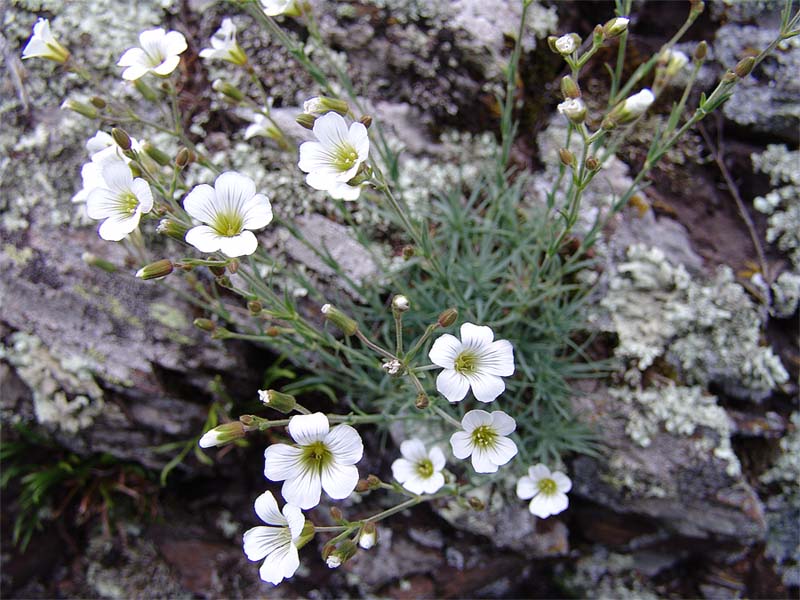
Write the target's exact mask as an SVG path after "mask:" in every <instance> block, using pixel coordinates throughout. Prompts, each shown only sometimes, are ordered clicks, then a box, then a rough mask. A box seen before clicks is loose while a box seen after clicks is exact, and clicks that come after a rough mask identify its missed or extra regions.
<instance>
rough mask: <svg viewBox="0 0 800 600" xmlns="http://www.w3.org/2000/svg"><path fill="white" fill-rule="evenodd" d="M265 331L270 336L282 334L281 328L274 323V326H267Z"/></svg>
mask: <svg viewBox="0 0 800 600" xmlns="http://www.w3.org/2000/svg"><path fill="white" fill-rule="evenodd" d="M264 333H266V334H267V335H268V336H269V337H278V336H279V335H280V334H281V330H280V329H279V328H277V327H275V326H274V325H273V326H272V327H267V330H266V331H265V332H264Z"/></svg>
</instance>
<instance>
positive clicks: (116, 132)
mask: <svg viewBox="0 0 800 600" xmlns="http://www.w3.org/2000/svg"><path fill="white" fill-rule="evenodd" d="M111 137H112V138H114V142H115V143H116V144H117V146H119V147H120V148H121V149H122V150H130V149H131V136H129V135H128V133H127V132H126V131H125V130H124V129H120V128H119V127H114V128H113V129H112V130H111Z"/></svg>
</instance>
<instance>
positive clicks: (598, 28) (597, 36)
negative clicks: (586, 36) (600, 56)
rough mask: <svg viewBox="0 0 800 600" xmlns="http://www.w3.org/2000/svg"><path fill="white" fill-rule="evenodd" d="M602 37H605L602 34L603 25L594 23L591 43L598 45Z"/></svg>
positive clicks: (601, 41)
mask: <svg viewBox="0 0 800 600" xmlns="http://www.w3.org/2000/svg"><path fill="white" fill-rule="evenodd" d="M603 39H605V35H604V34H603V26H602V25H595V27H594V31H593V32H592V43H593V44H594V45H595V46H599V45H600V44H602V43H603Z"/></svg>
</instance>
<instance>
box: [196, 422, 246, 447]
mask: <svg viewBox="0 0 800 600" xmlns="http://www.w3.org/2000/svg"><path fill="white" fill-rule="evenodd" d="M244 436H245V430H244V425H243V424H242V423H241V422H240V421H233V422H232V423H223V424H222V425H218V426H216V427H214V429H210V430H209V431H206V432H205V433H204V434H203V437H201V438H200V441H199V442H198V444H199V445H200V447H201V448H210V447H211V446H224V445H225V444H229V443H231V442H233V441H235V440H238V439H240V438H243V437H244Z"/></svg>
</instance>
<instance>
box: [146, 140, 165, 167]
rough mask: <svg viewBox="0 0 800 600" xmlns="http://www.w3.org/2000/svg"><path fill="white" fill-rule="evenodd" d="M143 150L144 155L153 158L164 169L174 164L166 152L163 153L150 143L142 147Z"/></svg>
mask: <svg viewBox="0 0 800 600" xmlns="http://www.w3.org/2000/svg"><path fill="white" fill-rule="evenodd" d="M142 150H144V153H145V154H147V156H149V157H150V158H152V159H153V160H154V161H156V162H157V163H158V164H159V165H161V166H162V167H166V166H167V165H169V164H171V163H172V159H171V158H170V156H169V155H168V154H167V153H166V152H162V151H161V150H159V149H158V148H156V147H155V146H153V144H151V143H150V142H145V143H144V144H143V145H142Z"/></svg>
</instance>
